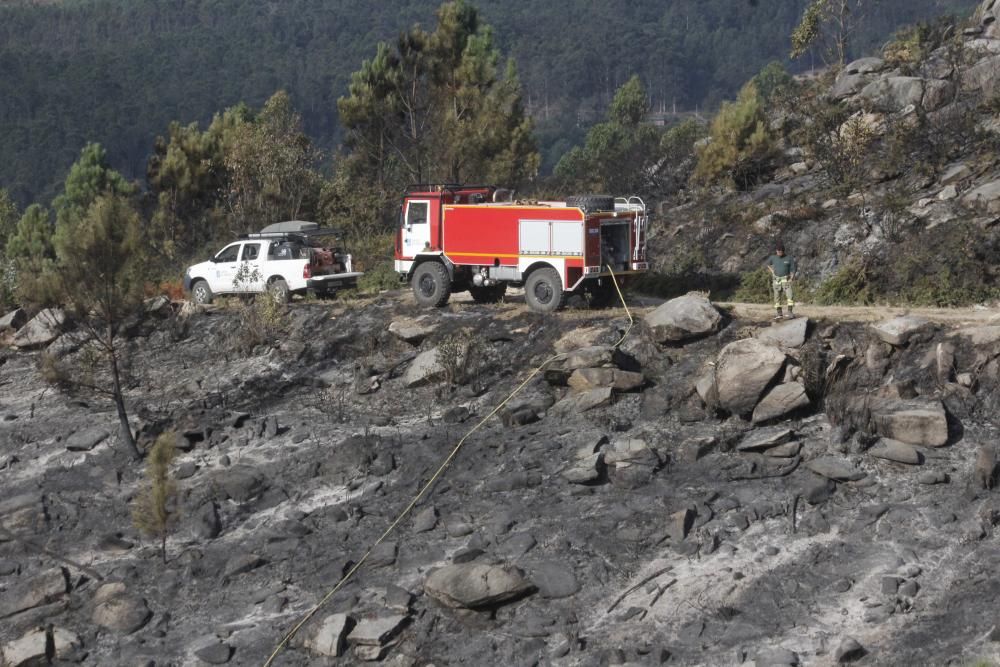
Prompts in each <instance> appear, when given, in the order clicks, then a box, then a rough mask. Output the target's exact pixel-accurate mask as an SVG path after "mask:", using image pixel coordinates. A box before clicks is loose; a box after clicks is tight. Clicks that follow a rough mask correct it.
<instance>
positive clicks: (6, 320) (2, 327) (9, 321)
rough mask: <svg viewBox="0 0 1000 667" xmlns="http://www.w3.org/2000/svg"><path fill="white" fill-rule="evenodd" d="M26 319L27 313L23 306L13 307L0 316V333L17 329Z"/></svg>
mask: <svg viewBox="0 0 1000 667" xmlns="http://www.w3.org/2000/svg"><path fill="white" fill-rule="evenodd" d="M27 321H28V313H26V312H24V309H23V308H15V309H14V310H12V311H10V312H9V313H7V314H6V315H4V316H3V317H0V333H3V332H5V331H17V330H18V329H20V328H21V327H23V326H24V325H25V323H26V322H27Z"/></svg>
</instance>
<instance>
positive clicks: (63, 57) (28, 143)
mask: <svg viewBox="0 0 1000 667" xmlns="http://www.w3.org/2000/svg"><path fill="white" fill-rule="evenodd" d="M975 4H976V2H975V0H882V1H881V2H879V3H876V5H875V7H874V9H873V10H872V12H871V14H870V16H869V18H868V20H867V21H866V23H865V24H864V26H863V29H862V30H861V32H859V34H858V35H857V36H856V39H855V42H854V44H855V46H854V49H855V52H856V53H855V54H857V53H861V52H866V51H867V50H869V49H871V48H874V47H877V46H879V45H880V43H881V42H882V41H884V40H885V36H886V35H889V34H892V32H893V31H894V30H895V29H896V28H897V27H899V26H901V25H904V24H908V23H914V22H916V21H919V20H923V19H927V18H930V17H934V16H939V15H942V14H948V13H956V14H968V13H969V12H970V11H971V10H972V8H973V7H974V6H975ZM437 5H438V0H399V1H394V2H360V3H359V2H348V1H347V0H281V1H280V2H278V1H254V2H248V1H246V0H176V1H173V2H162V0H65V1H63V2H47V3H36V2H17V1H13V2H11V1H9V0H8V1H7V2H0V72H2V76H0V187H3V188H6V189H7V190H8V191H9V192H10V193H11V195H12V196H13V198H14V200H15V201H17V202H19V203H20V204H22V205H24V204H26V203H28V202H31V201H39V200H48V199H51V197H53V196H54V195H55V194H56V193H57V192H58V189H59V187H60V185H61V184H62V181H63V179H64V177H65V174H66V172H67V170H68V169H69V167H70V165H71V164H72V163H73V162H74V160H75V159H76V158H77V157H78V156H79V154H80V150H81V148H82V147H83V146H84V145H85V144H86V143H87V142H88V141H96V142H99V143H101V144H102V145H103V146H104V147H105V148H106V150H107V157H108V161H109V162H110V163H111V164H112V165H114V167H115V168H116V169H118V170H120V171H121V172H122V173H123V174H124V175H125V176H126V177H128V178H130V179H139V178H142V177H143V175H144V174H145V169H146V163H147V159H148V157H149V155H150V153H151V151H152V148H153V145H154V139H155V137H156V136H157V135H163V134H164V133H165V132H166V128H167V127H168V124H169V123H170V122H171V121H179V122H181V123H188V122H191V121H199V122H202V123H206V122H207V121H209V120H210V119H211V117H212V115H213V113H215V112H218V111H220V110H222V109H225V108H227V107H230V106H232V105H235V104H237V103H238V102H240V101H244V102H246V103H248V104H249V105H251V106H254V107H259V106H260V105H262V104H263V102H264V101H265V100H267V99H268V98H269V97H270V96H271V95H272V94H273V93H274V92H275V91H276V90H278V89H286V90H288V92H289V94H290V96H291V101H292V104H293V105H294V107H295V109H296V110H297V111H298V112H299V113H300V114H301V116H302V118H303V121H304V127H305V130H306V133H307V134H308V135H309V136H310V137H311V138H312V139H313V141H314V143H315V145H317V146H318V147H320V148H322V149H323V150H324V151H326V153H327V154H328V155H329V154H330V153H332V151H334V150H335V149H336V147H337V146H338V143H339V141H340V139H341V134H340V131H339V126H338V116H337V105H336V100H337V98H338V97H341V96H342V95H344V94H345V93H346V91H347V85H348V82H349V80H350V74H351V73H352V72H354V71H356V70H357V69H358V67H359V65H360V63H361V62H362V60H364V59H366V58H371V57H372V56H373V55H374V52H375V47H376V44H377V43H378V42H379V41H383V40H393V39H394V38H395V37H396V35H398V34H399V32H400V31H402V30H405V29H407V28H408V27H410V26H411V25H413V24H414V23H420V24H422V25H424V26H428V27H430V26H432V25H433V23H434V11H435V8H436V7H437ZM805 5H806V0H669V1H662V0H628V1H626V0H608V1H606V2H600V3H596V2H592V1H590V0H567V1H566V2H561V3H554V4H548V5H547V4H540V3H537V2H530V1H529V0H504V1H503V2H487V3H482V4H481V6H480V7H479V10H480V13H481V15H482V18H483V20H484V21H485V22H487V23H488V24H490V25H491V26H492V27H493V30H494V38H495V41H496V43H497V45H498V46H499V48H500V50H501V52H502V53H504V54H505V55H507V56H509V57H511V58H513V59H514V61H515V62H516V64H517V68H518V73H519V76H520V79H521V82H522V84H523V90H524V101H525V104H526V108H527V111H528V112H529V114H530V115H531V116H532V117H534V119H535V121H536V136H537V139H538V143H539V148H540V150H541V153H542V173H543V174H544V173H548V172H550V171H551V169H552V167H553V165H554V164H555V163H556V162H557V161H558V160H559V158H560V156H562V155H563V154H564V153H565V152H566V151H567V150H568V149H569V148H570V147H572V146H573V145H576V144H578V143H579V142H580V140H581V139H582V137H583V136H584V134H585V132H586V130H587V128H588V127H589V126H590V125H592V124H593V123H594V122H596V121H598V120H599V119H600V117H601V116H602V115H603V113H604V110H605V109H606V108H607V105H608V103H609V102H610V100H611V98H612V96H613V95H614V92H615V90H616V89H617V88H618V87H619V86H621V85H622V84H623V83H625V82H626V81H627V80H628V79H629V77H631V76H632V75H633V74H637V75H639V77H640V78H641V79H642V81H643V83H644V85H645V88H646V90H647V92H648V94H649V96H650V103H651V106H652V109H653V111H654V112H662V111H668V112H669V111H672V110H674V109H677V110H678V111H694V110H712V109H714V108H716V107H717V106H718V104H719V103H720V101H721V100H723V99H726V98H731V97H733V96H734V95H735V93H736V91H737V90H738V89H739V88H740V86H741V85H742V84H743V83H744V82H745V81H747V80H748V79H749V78H750V77H751V76H753V74H754V73H755V72H757V71H758V70H760V69H761V67H762V66H764V65H765V64H766V63H767V62H769V61H772V60H775V59H777V60H784V61H786V62H787V54H788V51H789V37H788V36H789V34H790V32H791V31H792V29H793V28H794V26H795V24H796V23H797V22H798V20H799V18H800V17H801V15H802V11H803V9H804V6H805ZM821 65H822V59H821V57H820V55H819V54H818V53H812V54H807V55H806V56H805V57H803V58H801V59H799V60H798V61H797V62H796V63H794V64H790V65H789V66H790V69H791V70H792V71H796V70H802V69H808V68H809V67H810V66H817V67H818V66H821Z"/></svg>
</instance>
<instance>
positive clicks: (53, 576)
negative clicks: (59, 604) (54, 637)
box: [0, 568, 69, 619]
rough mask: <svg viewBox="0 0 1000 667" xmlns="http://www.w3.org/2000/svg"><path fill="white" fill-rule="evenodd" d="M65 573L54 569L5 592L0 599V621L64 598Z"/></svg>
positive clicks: (65, 588)
mask: <svg viewBox="0 0 1000 667" xmlns="http://www.w3.org/2000/svg"><path fill="white" fill-rule="evenodd" d="M67 576H68V575H67V572H66V570H65V569H63V568H56V569H53V570H49V571H47V572H43V573H41V574H39V575H38V576H36V577H33V578H31V579H29V580H27V581H25V582H23V583H21V584H19V585H16V586H13V587H12V588H10V589H9V590H7V591H5V592H4V594H3V597H2V598H0V600H2V601H0V619H3V618H7V617H8V616H13V615H14V614H17V613H20V612H22V611H27V610H28V609H34V608H35V607H40V606H42V605H45V604H49V603H51V602H55V601H56V600H59V599H60V598H62V597H64V596H65V595H66V593H67V592H68V591H69V580H68V578H67Z"/></svg>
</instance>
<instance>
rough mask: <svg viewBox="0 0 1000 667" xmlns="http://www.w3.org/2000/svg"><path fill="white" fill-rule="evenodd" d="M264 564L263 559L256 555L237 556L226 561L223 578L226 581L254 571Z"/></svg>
mask: <svg viewBox="0 0 1000 667" xmlns="http://www.w3.org/2000/svg"><path fill="white" fill-rule="evenodd" d="M263 564H264V559H263V558H261V557H260V556H258V555H257V554H249V553H247V554H237V555H235V556H233V557H232V558H230V559H229V560H228V561H226V567H225V569H224V570H223V577H224V578H226V579H231V578H232V577H235V576H237V575H240V574H244V573H245V572H249V571H250V570H256V569H257V568H258V567H260V566H261V565H263Z"/></svg>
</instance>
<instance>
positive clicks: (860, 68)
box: [843, 57, 888, 74]
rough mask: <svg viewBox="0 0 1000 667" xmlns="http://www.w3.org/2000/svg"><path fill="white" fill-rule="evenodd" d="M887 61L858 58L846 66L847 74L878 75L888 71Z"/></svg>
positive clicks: (873, 58) (845, 71)
mask: <svg viewBox="0 0 1000 667" xmlns="http://www.w3.org/2000/svg"><path fill="white" fill-rule="evenodd" d="M887 67H888V66H887V65H886V64H885V61H884V60H882V59H881V58H875V57H868V58H858V59H857V60H854V61H851V62H849V63H848V64H847V65H845V66H844V70H843V71H844V73H845V74H877V73H879V72H882V71H884V70H885V69H887Z"/></svg>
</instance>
